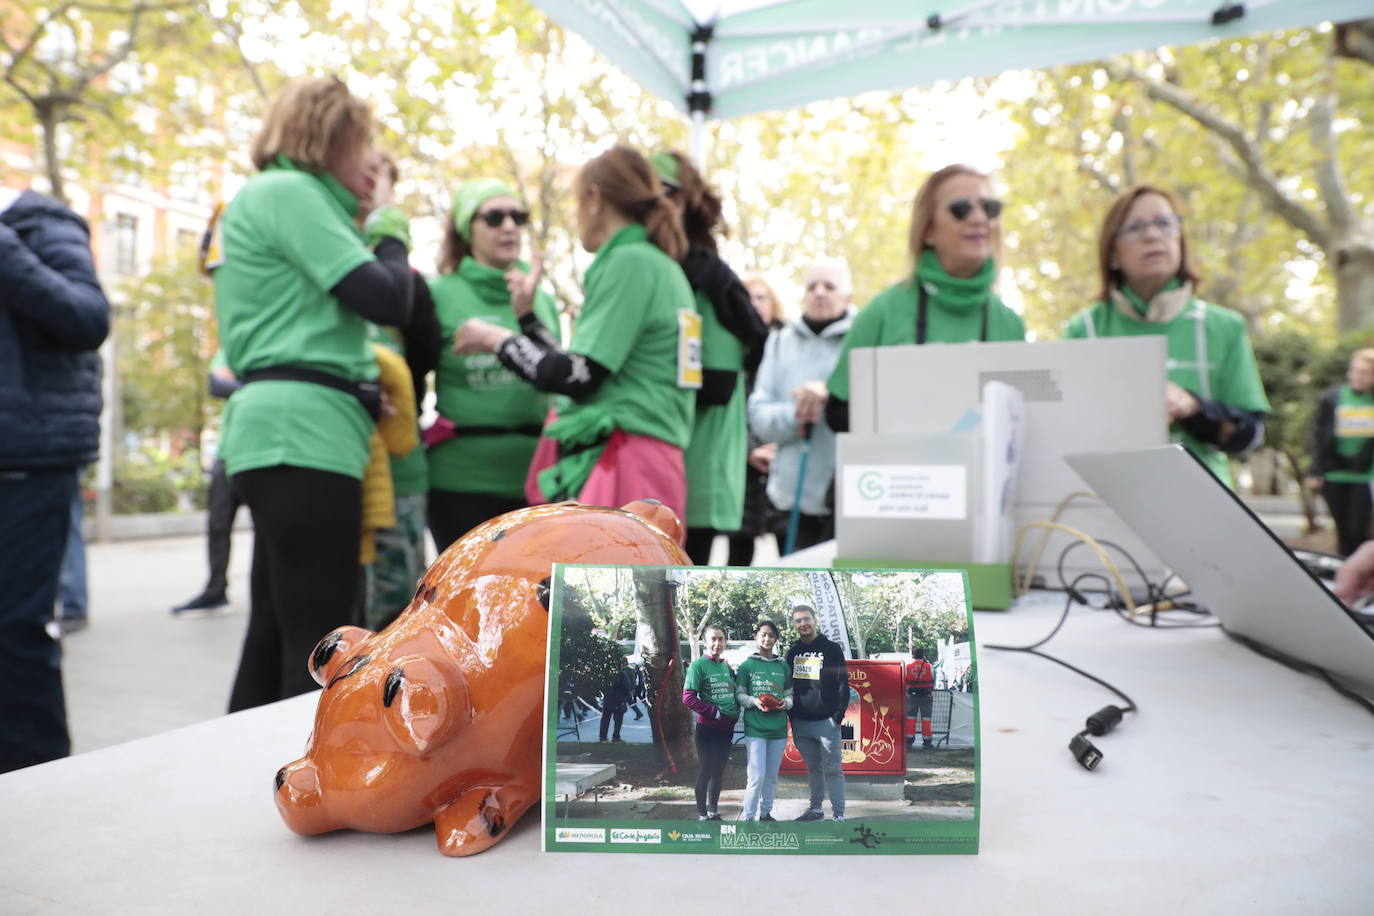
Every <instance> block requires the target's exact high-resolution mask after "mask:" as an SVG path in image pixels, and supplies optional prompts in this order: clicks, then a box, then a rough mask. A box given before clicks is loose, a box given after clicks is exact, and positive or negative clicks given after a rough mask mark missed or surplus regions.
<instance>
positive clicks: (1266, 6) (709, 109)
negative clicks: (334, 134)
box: [533, 0, 1374, 162]
mask: <svg viewBox="0 0 1374 916" xmlns="http://www.w3.org/2000/svg"><path fill="white" fill-rule="evenodd" d="M533 2H534V3H535V4H536V5H537V6H539V7H541V8H542V9H544V10H545V11H546V12H547V13H548V14H549V16H550V17H552V18H553V19H554V20H555V21H556V22H558V23H559V24H560V25H562V26H563V27H564V28H566V29H569V30H571V31H574V32H576V33H578V34H579V35H581V36H582V37H583V38H584V39H586V40H587V41H588V42H589V43H590V44H591V45H592V46H593V47H595V48H596V49H597V50H598V51H600V52H601V53H602V54H603V55H605V57H606V58H607V59H608V60H610V61H611V62H612V63H614V64H615V65H616V66H618V67H619V68H621V69H622V70H624V71H625V72H626V73H627V74H629V75H630V76H631V77H632V78H634V79H635V80H637V81H638V82H639V83H640V84H641V85H643V86H644V87H645V88H646V89H648V90H649V91H651V92H653V93H654V94H656V95H658V96H661V97H662V98H665V99H668V100H670V101H671V102H673V104H675V105H677V106H678V107H679V108H680V109H682V111H683V112H684V113H685V114H687V115H688V116H689V117H690V118H691V119H692V155H693V158H695V159H696V160H697V161H698V162H701V161H702V142H703V141H702V136H703V126H704V124H705V121H706V119H707V118H731V117H735V116H737V115H744V114H751V113H753V112H759V111H769V110H774V109H778V108H789V107H792V106H794V105H801V104H805V103H806V102H811V101H815V100H817V99H826V98H838V97H840V96H848V95H854V94H856V93H859V92H866V91H869V90H877V89H888V90H896V89H904V88H907V87H910V86H918V85H925V84H928V83H931V82H935V81H937V80H945V79H960V78H963V77H967V76H986V75H990V74H994V73H1000V72H1002V71H1004V70H1013V69H1018V68H1024V67H1046V66H1050V65H1053V64H1060V63H1070V62H1073V61H1082V60H1093V59H1096V58H1099V57H1104V56H1106V55H1110V54H1117V53H1121V52H1125V51H1132V50H1137V49H1140V48H1153V47H1159V46H1162V45H1177V44H1191V43H1194V42H1200V41H1206V40H1208V39H1214V38H1225V37H1228V36H1241V35H1246V34H1250V33H1253V32H1258V31H1264V30H1269V29H1283V28H1293V27H1296V26H1303V25H1311V24H1313V23H1317V22H1324V21H1328V20H1329V21H1335V22H1344V21H1348V20H1354V19H1360V18H1364V17H1367V16H1370V15H1374V3H1372V2H1371V0H1250V2H1247V3H1233V2H1228V0H971V2H959V0H944V2H941V0H924V2H920V3H910V2H907V3H898V2H891V0H735V2H731V0H724V2H701V0H533Z"/></svg>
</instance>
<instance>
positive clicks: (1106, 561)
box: [1011, 522, 1135, 612]
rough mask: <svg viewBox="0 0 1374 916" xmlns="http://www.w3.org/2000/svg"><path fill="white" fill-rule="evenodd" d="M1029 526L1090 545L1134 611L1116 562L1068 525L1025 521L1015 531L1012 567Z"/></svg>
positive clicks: (1128, 605)
mask: <svg viewBox="0 0 1374 916" xmlns="http://www.w3.org/2000/svg"><path fill="white" fill-rule="evenodd" d="M1031 528H1048V529H1051V530H1054V531H1063V532H1064V533H1065V534H1071V535H1073V536H1074V537H1076V538H1078V539H1079V540H1080V541H1082V542H1083V543H1085V544H1087V545H1088V546H1089V547H1091V548H1092V549H1093V550H1094V551H1095V552H1096V553H1097V558H1098V559H1099V560H1101V561H1102V565H1103V566H1105V567H1107V571H1108V572H1109V573H1111V575H1112V578H1113V579H1115V580H1116V584H1117V586H1118V587H1120V589H1121V596H1122V598H1123V599H1124V600H1125V602H1126V606H1127V608H1129V609H1130V610H1131V611H1132V612H1134V611H1135V602H1134V601H1133V600H1132V599H1131V590H1130V589H1129V588H1127V587H1126V580H1125V579H1123V578H1121V571H1120V570H1118V569H1117V568H1116V564H1115V563H1113V562H1112V558H1111V557H1109V556H1108V555H1107V552H1106V551H1105V550H1103V549H1102V548H1101V546H1099V545H1098V542H1097V541H1096V540H1095V539H1094V538H1093V537H1091V536H1090V535H1087V534H1085V533H1083V532H1082V531H1079V530H1078V529H1077V528H1070V527H1069V526H1068V525H1060V524H1058V523H1057V522H1027V523H1026V524H1024V525H1022V526H1021V530H1020V531H1018V532H1017V533H1016V544H1015V546H1014V547H1013V548H1012V551H1011V568H1012V569H1015V568H1016V565H1017V560H1018V558H1019V557H1020V555H1021V541H1022V540H1023V539H1024V538H1025V536H1026V532H1027V531H1029V530H1030V529H1031ZM1025 581H1029V580H1025ZM1023 584H1024V583H1023ZM1017 594H1018V595H1023V594H1025V589H1022V590H1020V591H1018V592H1017ZM1083 603H1084V604H1086V603H1087V602H1086V601H1085V602H1083Z"/></svg>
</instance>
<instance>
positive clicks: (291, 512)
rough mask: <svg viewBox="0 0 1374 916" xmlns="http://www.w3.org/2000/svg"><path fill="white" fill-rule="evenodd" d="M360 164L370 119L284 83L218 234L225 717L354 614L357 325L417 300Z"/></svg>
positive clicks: (396, 237) (369, 171)
mask: <svg viewBox="0 0 1374 916" xmlns="http://www.w3.org/2000/svg"><path fill="white" fill-rule="evenodd" d="M371 151H372V110H371V108H370V107H369V106H368V105H367V104H366V103H364V102H363V101H362V100H360V99H358V98H356V97H355V96H353V95H352V94H351V93H349V91H348V88H347V87H346V86H345V85H344V84H343V83H342V82H341V81H340V80H338V79H336V78H333V77H322V78H313V79H300V80H296V81H293V82H291V83H288V84H287V85H286V86H285V87H284V88H283V89H282V90H281V92H280V93H279V94H278V95H277V96H276V98H275V99H274V100H273V101H272V103H271V104H270V106H269V107H268V110H267V113H266V115H265V117H264V119H263V123H262V126H261V128H260V129H259V131H258V133H257V135H256V136H255V137H254V139H253V143H252V148H251V158H252V160H253V164H254V166H256V167H257V169H258V172H257V174H255V175H254V176H252V177H251V178H249V179H248V181H247V182H245V183H244V185H243V187H242V189H240V190H239V192H238V194H236V195H235V197H234V199H233V200H232V201H230V203H229V205H228V206H227V207H226V208H225V210H224V216H223V219H222V220H221V226H220V230H221V233H222V246H223V248H222V262H221V263H219V264H218V266H217V267H215V270H214V275H213V277H214V285H215V313H216V318H217V320H218V322H219V329H220V343H221V345H222V346H223V348H224V353H225V358H226V360H227V362H228V366H229V369H230V370H231V371H232V372H233V373H234V375H236V376H237V377H238V378H239V379H241V380H242V381H243V383H244V384H243V387H242V388H240V389H239V390H238V391H236V392H235V393H234V394H233V396H232V397H230V398H229V402H228V404H227V406H226V407H225V411H224V424H223V434H222V438H221V443H220V454H221V455H222V456H223V458H224V463H225V469H226V471H227V473H228V474H229V477H230V480H231V483H232V485H233V487H234V488H235V491H236V492H237V493H238V494H239V496H240V497H241V498H242V499H243V501H244V502H245V503H246V504H247V505H248V507H249V509H250V510H251V511H252V513H253V527H254V542H253V566H252V574H251V586H250V591H251V600H252V609H251V612H250V614H249V619H248V630H247V633H246V635H245V637H244V642H243V653H242V656H241V658H240V660H239V667H238V673H237V674H236V676H235V678H234V686H233V689H232V691H231V694H230V698H229V711H230V712H235V711H238V710H241V709H248V708H250V707H253V706H260V705H263V704H265V703H271V702H274V701H276V700H280V699H283V698H285V697H290V696H295V695H296V694H300V693H305V692H306V691H309V690H312V689H314V687H315V686H316V685H315V682H314V680H313V678H312V676H311V674H310V673H309V671H308V668H307V664H306V662H307V660H308V658H309V656H310V653H311V650H312V649H313V648H314V647H315V645H316V644H317V643H318V642H319V640H320V639H321V637H323V636H325V635H326V634H327V633H329V632H330V631H331V630H333V629H335V628H336V627H338V626H340V625H342V624H346V623H349V622H351V621H350V620H349V615H350V614H351V613H352V612H353V610H354V609H355V608H356V607H357V604H358V601H357V598H358V586H359V576H358V554H359V544H360V539H361V522H362V502H361V500H362V484H361V480H362V476H363V469H364V468H365V467H366V465H367V462H368V459H369V455H370V447H369V440H370V437H371V435H372V432H373V429H374V428H375V419H376V417H378V416H380V414H381V410H382V404H381V399H380V392H379V389H378V387H377V384H376V379H377V371H378V370H377V360H376V357H375V355H374V353H373V351H372V347H371V344H370V343H369V342H368V337H369V329H368V323H369V322H373V323H376V324H379V325H384V326H396V327H403V326H405V325H407V324H408V323H409V319H410V309H411V300H412V295H413V294H412V282H413V280H412V274H411V271H410V265H409V264H408V263H407V257H408V253H407V246H408V231H407V222H406V219H405V217H404V216H403V215H402V214H401V213H400V212H399V211H398V210H396V209H395V208H394V207H393V206H391V195H392V192H391V186H390V181H389V180H388V179H387V176H386V175H385V174H378V173H376V171H375V170H374V169H373V168H371V160H370V154H371ZM362 199H370V200H371V204H372V207H373V212H372V215H371V216H370V217H369V219H368V222H367V227H366V231H365V232H364V233H361V234H360V233H359V231H358V229H357V228H356V226H355V225H354V223H353V219H354V216H355V215H356V213H357V212H358V207H359V204H360V201H361V200H362ZM369 241H371V242H372V243H374V244H375V249H374V247H372V246H370V245H369Z"/></svg>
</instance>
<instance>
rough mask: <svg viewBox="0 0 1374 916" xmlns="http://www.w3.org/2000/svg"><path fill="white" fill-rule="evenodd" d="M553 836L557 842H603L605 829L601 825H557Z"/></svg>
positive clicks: (604, 840)
mask: <svg viewBox="0 0 1374 916" xmlns="http://www.w3.org/2000/svg"><path fill="white" fill-rule="evenodd" d="M553 838H554V842H557V843H604V842H606V831H605V829H604V828H602V827H559V828H558V829H557V830H556V831H554V835H553Z"/></svg>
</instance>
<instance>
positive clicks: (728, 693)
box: [682, 624, 739, 821]
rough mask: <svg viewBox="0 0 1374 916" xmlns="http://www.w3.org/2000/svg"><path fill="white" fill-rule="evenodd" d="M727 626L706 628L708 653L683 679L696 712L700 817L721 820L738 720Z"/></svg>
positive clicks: (684, 690)
mask: <svg viewBox="0 0 1374 916" xmlns="http://www.w3.org/2000/svg"><path fill="white" fill-rule="evenodd" d="M726 638H727V637H726V635H725V628H724V627H719V626H716V625H715V624H711V625H710V626H708V627H707V628H706V633H705V643H706V654H705V655H703V656H701V657H700V658H698V659H697V660H696V661H694V662H692V664H691V665H690V666H689V667H688V668H687V677H686V678H685V679H684V680H683V682H682V705H684V706H686V707H687V708H688V709H690V710H691V711H692V712H693V713H695V714H696V731H695V732H694V733H693V736H692V740H693V743H694V745H695V746H696V750H697V762H698V763H699V764H700V766H701V769H700V770H698V771H697V784H696V797H697V819H698V820H703V821H718V820H720V784H721V780H722V779H723V778H724V776H725V765H726V764H727V763H729V762H730V747H731V741H732V739H733V738H734V735H735V722H736V721H738V720H739V701H738V700H737V699H735V693H736V691H737V689H738V688H737V686H736V684H735V675H734V672H732V671H731V670H730V663H729V662H727V661H726V660H725V657H724V652H725V642H726Z"/></svg>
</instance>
